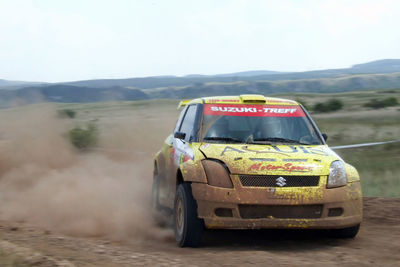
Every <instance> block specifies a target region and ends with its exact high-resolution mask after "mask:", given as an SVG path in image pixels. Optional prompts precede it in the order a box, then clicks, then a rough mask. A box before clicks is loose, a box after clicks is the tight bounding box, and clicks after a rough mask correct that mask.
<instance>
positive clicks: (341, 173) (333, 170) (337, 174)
mask: <svg viewBox="0 0 400 267" xmlns="http://www.w3.org/2000/svg"><path fill="white" fill-rule="evenodd" d="M346 184H347V176H346V170H345V169H344V164H343V162H341V161H339V160H337V161H334V162H332V164H331V167H330V168H329V177H328V184H327V185H326V187H327V188H333V187H339V186H344V185H346Z"/></svg>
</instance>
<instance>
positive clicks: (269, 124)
mask: <svg viewBox="0 0 400 267" xmlns="http://www.w3.org/2000/svg"><path fill="white" fill-rule="evenodd" d="M268 137H282V126H281V123H280V121H279V119H277V118H274V117H264V118H263V120H262V122H261V125H260V130H259V131H258V132H257V134H256V136H255V138H268Z"/></svg>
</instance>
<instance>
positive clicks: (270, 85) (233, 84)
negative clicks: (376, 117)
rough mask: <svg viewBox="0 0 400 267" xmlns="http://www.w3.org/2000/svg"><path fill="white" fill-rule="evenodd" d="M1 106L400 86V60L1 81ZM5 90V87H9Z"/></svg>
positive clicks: (316, 91)
mask: <svg viewBox="0 0 400 267" xmlns="http://www.w3.org/2000/svg"><path fill="white" fill-rule="evenodd" d="M18 83H19V84H20V85H19V89H15V90H0V107H5V106H10V105H11V103H14V102H15V99H18V100H17V102H22V103H35V102H38V101H53V102H81V103H82V102H97V101H110V100H112V101H119V100H140V99H147V98H193V97H202V96H209V95H232V94H243V93H255V94H264V95H269V94H277V93H290V92H313V93H338V92H348V91H354V90H366V89H393V88H400V59H384V60H377V61H373V62H368V63H364V64H358V65H354V66H352V67H351V68H345V69H331V70H317V71H308V72H288V73H282V72H274V71H262V70H261V71H247V72H237V73H231V74H220V75H211V76H210V75H188V76H184V77H176V76H154V77H144V78H129V79H100V80H87V81H76V82H67V83H53V84H44V83H42V84H33V85H32V84H31V83H25V82H12V81H5V80H0V85H3V86H6V85H7V86H8V87H7V88H11V87H10V86H14V87H15V86H17V84H18ZM3 88H4V87H3Z"/></svg>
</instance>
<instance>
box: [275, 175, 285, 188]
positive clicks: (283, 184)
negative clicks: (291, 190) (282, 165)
mask: <svg viewBox="0 0 400 267" xmlns="http://www.w3.org/2000/svg"><path fill="white" fill-rule="evenodd" d="M276 184H277V185H279V186H280V187H282V186H285V185H286V179H285V178H283V177H282V176H281V177H279V178H277V179H276Z"/></svg>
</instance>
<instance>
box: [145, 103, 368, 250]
mask: <svg viewBox="0 0 400 267" xmlns="http://www.w3.org/2000/svg"><path fill="white" fill-rule="evenodd" d="M180 106H184V109H183V110H182V112H181V114H180V117H179V119H178V121H177V123H176V126H175V129H174V130H173V133H172V134H171V135H170V136H168V137H167V139H166V140H165V142H164V145H163V147H162V149H161V150H160V151H159V152H158V153H157V154H156V157H155V162H154V180H153V192H152V198H153V208H154V210H155V214H156V217H157V218H158V220H159V219H160V218H165V217H167V216H168V215H170V216H171V217H173V225H174V230H175V237H176V241H177V244H178V245H179V246H197V245H199V243H200V241H201V237H202V233H203V231H204V229H212V228H224V229H225V228H227V229H260V228H312V229H332V230H331V231H332V232H333V233H334V234H335V235H336V236H338V237H344V238H352V237H354V236H355V235H356V234H357V232H358V229H359V226H360V222H361V220H362V195H361V186H360V178H359V175H358V173H357V170H356V169H355V168H354V167H352V166H351V165H349V164H347V163H345V162H344V161H343V160H342V159H341V158H340V157H339V156H338V155H337V154H336V153H335V152H333V151H332V150H331V149H330V148H329V147H328V146H327V144H326V143H325V139H326V138H327V136H326V135H325V134H321V133H320V131H319V130H318V128H317V126H316V125H315V123H314V122H313V120H312V119H311V117H310V116H309V115H308V113H307V111H306V110H305V109H304V108H303V107H302V106H301V105H300V104H298V103H297V102H295V101H291V100H285V99H278V98H270V97H264V96H261V95H240V96H224V97H206V98H199V99H194V100H191V101H182V102H181V104H180ZM160 216H161V217H160ZM162 216H165V217H162Z"/></svg>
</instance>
